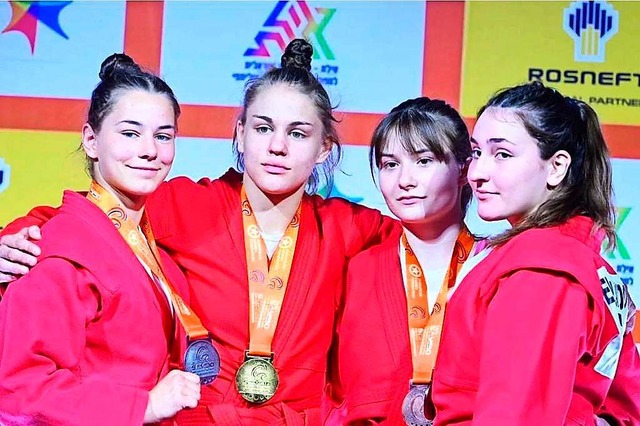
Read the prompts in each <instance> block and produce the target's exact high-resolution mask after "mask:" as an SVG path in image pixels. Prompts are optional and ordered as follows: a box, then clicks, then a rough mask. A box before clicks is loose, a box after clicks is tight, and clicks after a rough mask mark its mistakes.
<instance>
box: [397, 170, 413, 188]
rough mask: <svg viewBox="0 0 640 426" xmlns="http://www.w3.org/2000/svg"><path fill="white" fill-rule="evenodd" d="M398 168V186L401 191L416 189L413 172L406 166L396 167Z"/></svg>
mask: <svg viewBox="0 0 640 426" xmlns="http://www.w3.org/2000/svg"><path fill="white" fill-rule="evenodd" d="M398 167H399V168H400V177H399V178H398V186H399V187H400V188H402V189H405V190H406V189H411V188H415V187H416V178H415V176H414V171H413V169H412V168H411V167H408V166H398Z"/></svg>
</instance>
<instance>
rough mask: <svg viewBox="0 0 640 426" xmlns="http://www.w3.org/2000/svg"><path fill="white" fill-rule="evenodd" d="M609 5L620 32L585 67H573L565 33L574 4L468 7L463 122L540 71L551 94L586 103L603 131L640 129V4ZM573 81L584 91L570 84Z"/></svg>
mask: <svg viewBox="0 0 640 426" xmlns="http://www.w3.org/2000/svg"><path fill="white" fill-rule="evenodd" d="M610 3H611V4H612V5H613V7H614V8H615V10H617V11H618V12H619V17H620V23H619V31H618V33H617V34H616V35H615V36H613V37H612V38H611V39H610V40H609V41H608V42H607V43H606V55H605V61H604V62H603V63H589V62H576V61H575V60H574V41H573V39H572V38H571V37H570V36H569V35H568V34H567V33H566V32H565V31H564V30H563V27H562V23H563V13H564V9H565V8H567V7H569V6H570V4H571V2H569V1H552V2H543V1H498V2H484V1H471V2H467V5H466V16H465V21H466V26H465V27H466V31H465V41H464V57H463V66H462V93H461V112H462V113H463V115H464V116H467V117H475V116H476V113H477V110H478V108H480V107H481V106H482V105H484V103H485V102H486V101H487V100H488V99H489V97H491V95H492V94H493V93H495V92H496V91H498V90H499V89H501V88H505V87H508V86H513V85H516V84H520V83H525V82H527V81H528V80H529V74H530V69H538V70H543V76H544V77H550V80H554V81H547V80H546V79H545V80H544V82H545V84H547V85H548V86H551V87H555V88H557V89H558V90H560V91H561V92H562V93H563V94H565V95H567V96H572V97H576V98H580V99H582V100H583V101H585V102H588V103H589V104H590V105H591V106H592V107H593V108H594V109H595V110H596V112H598V115H599V116H600V119H601V121H602V123H604V124H627V125H640V85H639V84H640V55H638V54H636V53H635V52H636V50H637V47H634V46H637V40H638V39H640V2H610ZM596 33H597V31H595V30H592V31H590V32H589V31H586V32H585V34H584V35H583V37H584V38H583V40H582V43H583V45H582V46H583V49H586V50H587V51H588V50H592V49H594V44H595V37H596V36H597V35H598V34H596ZM567 72H568V73H569V75H570V76H571V75H572V76H573V77H567V76H566V75H565V73H567ZM634 74H636V75H634ZM571 79H574V80H578V82H580V81H581V80H584V84H580V83H569V82H567V80H571ZM557 80H560V81H557ZM594 80H595V82H596V84H592V83H593V81H594ZM628 80H629V81H628Z"/></svg>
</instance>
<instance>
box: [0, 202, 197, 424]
mask: <svg viewBox="0 0 640 426" xmlns="http://www.w3.org/2000/svg"><path fill="white" fill-rule="evenodd" d="M42 235H43V241H42V243H41V244H40V247H41V248H42V255H41V256H40V257H39V262H38V264H37V265H36V266H35V267H34V268H33V270H32V271H31V272H30V273H29V274H27V275H26V276H25V277H23V278H21V279H19V280H18V281H16V282H15V283H13V284H11V285H10V286H9V288H8V290H7V291H6V294H5V297H4V299H3V300H2V302H0V413H1V414H0V424H14V423H12V422H18V424H64V425H79V426H90V425H107V424H109V425H132V426H133V425H140V424H142V422H143V417H144V412H145V409H146V406H147V401H148V391H149V390H150V389H151V388H153V386H155V385H156V383H157V382H158V380H159V379H160V378H161V377H163V376H164V375H165V374H166V373H167V372H168V367H169V361H170V360H169V357H168V353H169V349H170V347H173V348H174V349H177V348H179V349H177V352H178V353H179V352H180V351H181V350H182V349H183V345H182V342H183V340H184V334H183V333H181V332H180V329H179V327H177V328H176V327H174V321H173V319H172V316H171V312H170V310H169V305H168V301H167V299H166V298H165V297H164V295H162V294H161V293H160V290H159V289H158V288H157V287H156V286H155V284H154V283H153V282H152V281H151V279H150V278H149V276H148V275H147V273H146V271H145V270H144V268H143V266H142V265H141V264H140V262H139V261H138V259H137V258H136V256H135V254H134V253H133V252H132V251H131V249H130V248H129V246H128V245H127V244H126V242H125V241H124V239H123V238H122V237H121V236H120V234H119V233H118V231H117V230H116V229H115V227H114V226H113V224H112V223H111V221H110V220H109V219H108V218H107V216H106V215H105V214H104V213H103V212H102V211H101V210H100V209H99V208H98V207H96V206H95V205H93V204H92V203H91V202H90V201H88V200H87V199H86V198H84V197H82V196H81V195H78V194H76V193H73V192H65V194H64V198H63V205H62V207H61V208H60V211H59V213H58V214H57V215H56V216H55V217H54V218H53V219H51V220H50V221H49V222H47V223H46V224H45V225H44V226H43V228H42ZM161 256H162V262H163V265H164V267H165V271H166V273H167V276H168V277H169V279H170V280H171V282H172V283H173V285H174V286H175V288H176V290H177V291H179V292H181V293H182V294H185V293H186V292H187V289H186V281H185V280H184V276H182V274H181V272H180V271H179V269H178V268H177V267H176V265H175V264H174V263H173V262H172V261H171V260H170V258H169V257H168V256H167V255H166V254H165V253H162V252H161ZM187 300H188V299H187ZM174 329H175V332H174ZM174 333H176V334H174ZM176 355H178V354H176Z"/></svg>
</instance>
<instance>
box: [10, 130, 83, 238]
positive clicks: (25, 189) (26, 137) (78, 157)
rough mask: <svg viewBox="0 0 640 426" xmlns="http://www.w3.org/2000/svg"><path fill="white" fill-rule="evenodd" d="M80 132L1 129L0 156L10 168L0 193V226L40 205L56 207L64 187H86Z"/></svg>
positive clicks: (79, 188) (80, 188) (81, 188)
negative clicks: (79, 150)
mask: <svg viewBox="0 0 640 426" xmlns="http://www.w3.org/2000/svg"><path fill="white" fill-rule="evenodd" d="M79 145H80V134H79V133H66V132H64V133H63V132H36V131H23V130H5V129H3V130H0V158H2V159H4V162H5V163H6V164H8V165H9V166H10V167H11V178H10V184H9V187H8V188H7V189H6V190H4V191H3V192H0V226H5V225H6V224H7V223H9V222H11V221H12V220H13V219H15V218H16V217H19V216H23V215H25V214H26V213H27V212H28V211H29V210H30V209H31V208H32V207H35V206H39V205H49V206H59V205H60V202H61V200H62V192H63V191H64V190H65V189H75V190H85V191H86V190H87V189H89V183H90V182H91V180H90V179H89V177H88V175H87V174H86V173H85V166H84V154H83V153H81V152H76V150H77V148H78V146H79Z"/></svg>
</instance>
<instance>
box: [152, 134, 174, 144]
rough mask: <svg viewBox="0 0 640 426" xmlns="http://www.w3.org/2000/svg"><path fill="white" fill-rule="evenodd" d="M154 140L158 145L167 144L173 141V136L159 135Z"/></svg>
mask: <svg viewBox="0 0 640 426" xmlns="http://www.w3.org/2000/svg"><path fill="white" fill-rule="evenodd" d="M156 139H157V140H158V141H159V142H160V143H167V142H171V141H172V140H173V139H174V136H173V135H169V134H166V133H160V134H158V135H156Z"/></svg>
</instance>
